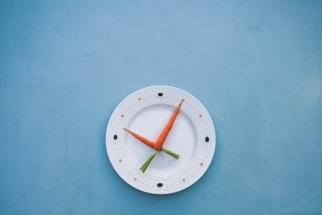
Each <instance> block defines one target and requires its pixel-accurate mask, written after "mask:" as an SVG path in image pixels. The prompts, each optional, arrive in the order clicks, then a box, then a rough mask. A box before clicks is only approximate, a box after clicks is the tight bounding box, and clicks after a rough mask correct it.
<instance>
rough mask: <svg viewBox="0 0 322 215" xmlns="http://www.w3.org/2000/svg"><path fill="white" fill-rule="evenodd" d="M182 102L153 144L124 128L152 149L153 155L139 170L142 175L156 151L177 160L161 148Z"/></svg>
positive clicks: (175, 156)
mask: <svg viewBox="0 0 322 215" xmlns="http://www.w3.org/2000/svg"><path fill="white" fill-rule="evenodd" d="M182 102H184V99H182V101H181V102H180V103H179V105H178V107H177V108H176V109H175V111H174V112H173V114H172V116H171V118H170V120H169V122H168V124H167V125H166V126H165V128H164V129H163V131H162V133H161V134H160V136H159V138H158V140H157V141H156V142H155V143H154V142H152V141H151V140H148V139H146V138H144V137H142V136H140V135H138V134H136V133H134V132H133V131H130V130H128V129H126V128H124V130H126V131H127V132H129V133H130V134H131V135H133V136H134V137H135V138H136V139H138V140H140V141H141V142H142V143H144V144H146V145H147V146H149V147H151V148H153V149H154V151H153V153H152V154H151V155H150V157H149V158H148V159H147V161H146V162H145V163H144V164H143V165H142V167H141V168H140V170H141V171H142V172H143V173H144V172H145V170H146V169H147V168H148V166H149V165H150V163H151V161H152V160H153V158H154V157H155V155H156V154H157V152H158V151H163V152H165V153H167V154H169V155H171V156H172V157H174V158H175V159H179V157H180V155H178V154H177V153H174V152H172V151H170V150H168V149H165V148H163V144H164V142H165V140H166V138H167V136H168V134H169V132H170V130H171V128H172V126H173V124H174V122H175V120H176V118H177V116H178V114H179V111H180V107H181V105H182Z"/></svg>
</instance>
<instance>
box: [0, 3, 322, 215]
mask: <svg viewBox="0 0 322 215" xmlns="http://www.w3.org/2000/svg"><path fill="white" fill-rule="evenodd" d="M0 32H1V33H0V214H5V215H7V214H32V215H35V214H80V215H82V214H141V213H146V214H147V213H149V214H153V215H158V214H197V213H199V214H321V213H322V204H321V199H322V182H321V181H322V168H321V164H322V111H321V110H322V1H263V2H258V1H159V2H154V3H152V2H151V1H140V0H136V1H135V0H133V1H116V0H115V1H106V0H93V1H83V0H77V1H76V0H71V1H50V0H41V1H40V0H37V1H33V0H26V1H16V0H2V1H1V2H0ZM158 84H163V85H170V86H175V87H179V88H181V89H183V90H186V91H188V92H190V93H191V94H193V95H194V96H196V97H197V98H198V99H199V100H200V101H201V102H202V103H203V104H204V105H205V107H206V108H207V109H208V111H209V112H210V114H211V116H212V118H213V120H214V123H215V127H216V131H217V148H216V153H215V157H214V160H213V162H212V164H211V166H210V168H209V170H208V171H207V173H206V174H205V175H204V176H203V177H202V179H201V180H200V181H198V182H197V183H196V184H195V185H194V186H192V187H191V188H189V189H187V190H185V191H182V192H180V193H177V194H174V195H168V196H154V195H149V194H145V193H142V192H140V191H137V190H135V189H133V188H132V187H130V186H128V185H127V184H126V183H125V182H123V181H122V180H121V179H120V178H119V176H118V175H117V174H116V173H115V171H114V169H113V168H112V166H111V164H110V163H109V160H108V157H107V155H106V149H105V130H106V125H107V123H108V120H109V117H110V115H111V114H112V112H113V110H114V108H115V107H116V106H117V105H118V103H119V102H120V101H121V100H122V99H123V98H124V97H126V96H127V95H128V94H130V93H131V92H133V91H135V90H137V89H140V88H142V87H147V86H151V85H158Z"/></svg>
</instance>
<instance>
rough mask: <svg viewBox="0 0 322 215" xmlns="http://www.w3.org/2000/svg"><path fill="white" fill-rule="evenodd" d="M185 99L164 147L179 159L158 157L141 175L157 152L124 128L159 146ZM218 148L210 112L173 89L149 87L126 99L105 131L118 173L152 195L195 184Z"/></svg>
mask: <svg viewBox="0 0 322 215" xmlns="http://www.w3.org/2000/svg"><path fill="white" fill-rule="evenodd" d="M160 93H162V96H160V95H161V94H160ZM159 94H160V95H159ZM183 98H184V99H185V101H184V102H183V103H182V106H181V109H180V112H179V114H178V117H177V119H176V121H175V123H174V125H173V127H172V130H171V131H170V133H169V135H168V137H167V139H166V142H165V143H164V145H163V146H164V148H166V149H169V150H171V151H173V152H175V153H177V154H179V155H180V158H179V159H178V160H177V159H174V158H173V157H171V156H169V155H168V154H166V153H164V152H158V153H157V155H156V156H155V158H154V159H153V160H152V162H151V164H150V165H149V167H148V168H147V170H146V171H145V173H142V172H141V170H140V167H141V166H142V165H143V163H144V162H145V161H146V160H147V159H148V157H149V156H150V155H151V154H152V152H153V149H152V148H150V147H148V146H146V145H144V144H143V143H141V142H140V141H139V140H137V139H135V138H134V137H133V136H132V135H130V134H129V133H127V132H126V131H125V130H123V128H128V129H130V130H132V131H133V132H135V133H138V134H140V135H142V136H144V137H146V138H147V139H149V140H152V141H153V142H155V141H156V140H157V138H158V136H159V135H160V133H161V132H162V130H163V128H164V127H165V125H166V124H167V123H168V121H169V119H170V117H171V115H172V113H173V111H174V109H175V108H176V107H177V106H178V104H179V103H180V101H181V100H182V99H183ZM115 135H116V136H115ZM115 137H117V139H115ZM207 137H208V138H209V140H208V138H207ZM206 139H207V140H208V141H206ZM215 147H216V135H215V128H214V125H213V122H212V120H211V117H210V115H209V113H208V112H207V110H206V108H205V107H204V106H203V105H202V104H201V103H200V102H199V101H198V100H197V99H196V98H195V97H193V96H192V95H190V94H189V93H187V92H185V91H183V90H181V89H178V88H175V87H169V86H153V87H147V88H143V89H141V90H138V91H136V92H134V93H132V94H130V95H129V96H127V97H126V98H125V99H124V100H123V101H122V102H121V103H120V104H119V105H118V106H117V107H116V109H115V110H114V112H113V114H112V116H111V118H110V120H109V123H108V126H107V129H106V149H107V154H108V157H109V159H110V161H111V163H112V165H113V167H114V169H115V171H116V172H117V173H118V174H119V176H120V177H121V178H122V179H123V180H124V181H126V182H127V183H128V184H129V185H131V186H133V187H134V188H136V189H138V190H141V191H143V192H147V193H152V194H170V193H175V192H178V191H181V190H183V189H185V188H187V187H189V186H191V185H192V184H194V183H195V182H196V181H197V180H198V179H199V178H200V177H201V176H202V175H203V174H204V173H205V172H206V170H207V168H208V167H209V165H210V163H211V160H212V158H213V155H214V152H215ZM158 184H159V186H158ZM161 184H162V186H161V187H160V185H161Z"/></svg>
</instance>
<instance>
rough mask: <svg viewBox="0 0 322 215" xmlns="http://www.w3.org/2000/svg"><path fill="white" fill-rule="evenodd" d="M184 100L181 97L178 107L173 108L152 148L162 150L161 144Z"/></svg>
mask: <svg viewBox="0 0 322 215" xmlns="http://www.w3.org/2000/svg"><path fill="white" fill-rule="evenodd" d="M183 101H184V99H182V101H181V102H180V104H179V105H178V107H177V108H176V109H175V111H174V112H173V114H172V116H171V118H170V120H169V122H168V124H167V125H166V126H165V128H164V129H163V131H162V133H161V134H160V136H159V138H158V140H157V142H156V143H155V145H154V149H156V150H158V151H161V150H162V146H163V144H164V142H165V140H166V138H167V136H168V134H169V132H170V130H171V128H172V126H173V124H174V121H175V120H176V118H177V116H178V113H179V111H180V107H181V105H182V102H183Z"/></svg>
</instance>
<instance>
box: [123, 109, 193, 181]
mask: <svg viewBox="0 0 322 215" xmlns="http://www.w3.org/2000/svg"><path fill="white" fill-rule="evenodd" d="M174 110H175V107H173V106H170V105H164V104H159V105H152V106H149V107H146V108H144V109H142V110H140V111H139V112H138V113H136V114H135V115H134V117H133V118H132V119H131V120H130V122H129V124H128V128H129V129H130V130H132V131H133V132H135V133H137V134H140V135H141V136H144V137H145V138H147V139H149V140H151V141H153V142H155V141H156V140H157V139H158V137H159V135H160V133H161V132H162V130H163V129H164V127H165V126H166V124H167V123H168V121H169V119H170V117H171V116H172V114H173V111H174ZM196 144H197V132H196V128H195V126H194V124H193V122H192V121H191V119H190V118H189V116H188V115H187V114H186V113H185V112H184V110H181V111H180V112H179V114H178V116H177V118H176V121H175V123H174V125H173V127H172V129H171V131H170V133H169V135H168V137H167V139H166V141H165V143H164V145H163V147H164V148H166V149H168V150H171V151H173V152H175V153H177V154H179V155H180V158H179V159H175V158H173V157H172V156H170V155H168V154H166V153H164V152H158V153H157V155H156V156H155V158H154V159H153V160H152V162H151V163H150V165H149V167H148V169H147V170H146V172H145V173H146V174H149V175H156V176H161V175H163V176H166V175H171V174H173V173H175V172H176V171H178V170H180V169H181V168H182V167H184V165H185V164H188V163H189V160H190V159H191V158H192V156H193V154H194V152H195V149H196ZM125 148H126V149H127V154H128V156H129V158H130V159H131V161H132V162H133V164H134V166H137V168H138V169H140V167H141V166H142V165H143V164H144V162H145V161H146V160H147V159H148V158H149V156H150V155H151V154H152V152H153V149H152V148H150V147H148V146H146V145H144V144H143V143H141V142H140V141H139V140H137V139H136V138H134V137H133V136H132V135H130V134H126V136H125Z"/></svg>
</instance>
